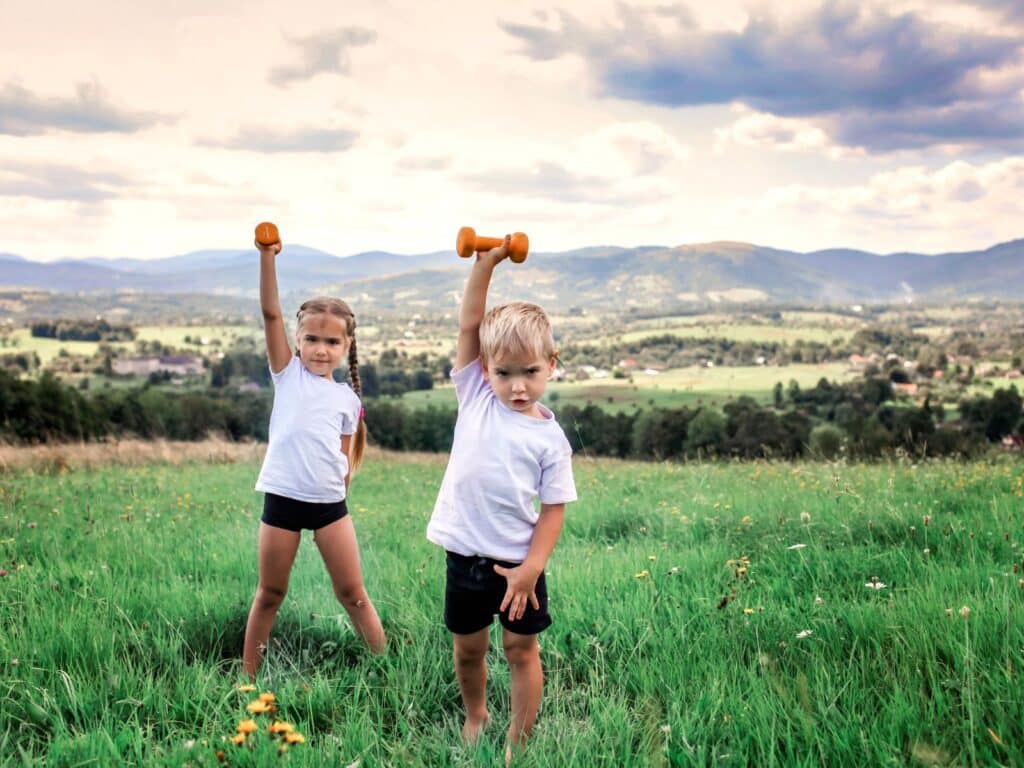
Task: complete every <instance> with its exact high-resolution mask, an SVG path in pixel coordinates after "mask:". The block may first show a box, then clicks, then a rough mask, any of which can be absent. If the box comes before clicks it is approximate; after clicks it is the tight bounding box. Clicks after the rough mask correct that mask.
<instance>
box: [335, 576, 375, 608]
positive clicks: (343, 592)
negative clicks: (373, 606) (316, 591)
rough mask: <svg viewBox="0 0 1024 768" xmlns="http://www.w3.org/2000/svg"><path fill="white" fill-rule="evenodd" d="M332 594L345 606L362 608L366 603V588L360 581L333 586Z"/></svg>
mask: <svg viewBox="0 0 1024 768" xmlns="http://www.w3.org/2000/svg"><path fill="white" fill-rule="evenodd" d="M334 596H335V597H337V598H338V602H339V603H341V604H342V605H343V606H345V607H346V608H362V607H363V606H365V605H366V603H367V598H366V590H365V589H364V588H363V583H362V582H361V581H357V582H354V583H352V584H346V585H344V586H341V587H335V589H334Z"/></svg>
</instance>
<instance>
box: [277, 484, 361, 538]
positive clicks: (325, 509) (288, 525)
mask: <svg viewBox="0 0 1024 768" xmlns="http://www.w3.org/2000/svg"><path fill="white" fill-rule="evenodd" d="M347 514H348V506H346V504H345V500H344V499H342V500H341V501H331V502H327V503H326V504H320V503H317V502H312V501H299V500H298V499H289V498H288V497H287V496H278V495H277V494H276V493H266V494H264V495H263V517H262V518H260V519H261V520H263V522H264V523H266V524H267V525H272V526H274V527H275V528H284V529H286V530H289V531H301V530H302V529H303V528H309V529H310V530H313V531H315V530H317V529H318V528H323V527H324V526H325V525H330V524H331V523H334V522H337V521H338V520H341V518H343V517H344V516H345V515H347Z"/></svg>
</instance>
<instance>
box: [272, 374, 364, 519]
mask: <svg viewBox="0 0 1024 768" xmlns="http://www.w3.org/2000/svg"><path fill="white" fill-rule="evenodd" d="M270 377H271V379H273V381H274V409H273V411H272V412H271V414H270V437H269V442H268V445H267V455H266V456H265V457H264V459H263V469H261V470H260V476H259V479H258V480H257V481H256V490H257V491H263V492H265V493H275V494H277V495H278V496H287V497H288V498H289V499H298V500H299V501H313V502H318V503H329V502H334V501H341V500H342V499H344V498H345V475H347V474H348V457H347V456H346V455H345V454H344V453H342V450H341V436H342V435H351V434H354V433H355V431H356V427H358V426H359V408H360V403H359V397H358V396H357V395H356V393H355V392H353V391H352V389H351V388H350V387H349V386H348V385H347V384H338V383H337V382H336V381H333V380H332V379H325V378H324V377H323V376H317V375H316V374H314V373H310V372H309V370H308V369H307V368H306V366H304V365H303V364H302V361H301V360H299V358H298V357H296V356H292V359H291V360H290V361H289V362H288V365H286V366H285V367H284V368H283V369H281V371H280V372H279V373H274V372H273V371H271V372H270Z"/></svg>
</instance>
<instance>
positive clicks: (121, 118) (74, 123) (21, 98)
mask: <svg viewBox="0 0 1024 768" xmlns="http://www.w3.org/2000/svg"><path fill="white" fill-rule="evenodd" d="M175 119H176V118H174V117H172V116H170V115H162V114H160V113H158V112H144V111H138V110H127V109H121V108H119V107H115V106H114V105H113V104H111V103H110V102H109V101H108V100H107V95H106V93H105V92H104V90H103V87H102V86H101V85H100V84H99V83H96V82H92V83H78V84H77V85H76V86H75V96H73V97H47V96H39V95H36V94H34V93H32V92H31V91H29V90H27V89H26V88H24V87H23V86H21V85H18V84H16V83H7V84H6V85H5V86H3V88H2V89H0V134H8V135H12V136H36V135H39V134H44V133H54V132H56V131H68V132H71V133H135V132H137V131H141V130H143V129H146V128H150V127H152V126H154V125H157V124H159V123H164V122H172V121H173V120H175Z"/></svg>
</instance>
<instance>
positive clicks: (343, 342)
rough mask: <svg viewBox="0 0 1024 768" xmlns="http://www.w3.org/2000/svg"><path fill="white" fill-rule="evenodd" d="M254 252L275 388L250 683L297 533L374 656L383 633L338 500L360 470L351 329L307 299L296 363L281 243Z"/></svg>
mask: <svg viewBox="0 0 1024 768" xmlns="http://www.w3.org/2000/svg"><path fill="white" fill-rule="evenodd" d="M256 247H257V248H258V249H259V252H260V308H261V309H262V310H263V323H264V330H265V332H266V337H267V357H268V358H269V361H270V373H271V377H272V378H273V381H274V408H273V412H272V413H271V416H270V440H269V444H268V446H267V454H266V457H265V458H264V460H263V468H262V470H261V471H260V476H259V479H258V480H257V481H256V490H258V491H263V492H264V494H265V496H264V502H263V517H262V520H261V522H260V532H259V584H258V586H257V588H256V596H255V597H254V598H253V601H252V608H251V609H250V611H249V621H248V624H247V625H246V627H245V646H244V648H243V650H242V666H243V668H244V670H245V671H246V672H247V673H248V674H249V676H250V678H255V676H256V671H257V669H259V666H260V661H261V660H262V658H263V652H264V650H266V646H267V640H268V639H269V637H270V628H271V626H273V624H274V619H275V618H276V617H277V611H278V608H280V607H281V602H282V601H283V600H284V596H285V594H286V593H287V591H288V577H289V574H290V572H291V568H292V563H293V562H294V561H295V554H296V552H297V551H298V548H299V539H300V532H301V531H302V529H303V528H309V529H312V530H313V539H314V541H315V542H316V545H317V548H318V549H319V550H320V556H321V557H322V558H323V560H324V565H325V566H326V567H327V572H328V573H329V574H330V576H331V582H332V584H333V585H334V594H335V596H336V597H337V598H338V601H339V602H340V603H341V604H342V605H343V606H344V607H345V610H346V611H347V612H348V615H349V618H350V619H351V620H352V625H353V627H354V628H355V630H356V632H358V633H359V634H360V635H361V636H362V638H363V639H364V640H365V641H366V643H367V645H369V647H370V650H372V651H373V652H374V653H382V652H383V651H384V646H385V637H384V629H383V627H381V623H380V619H379V618H378V616H377V611H376V609H375V608H374V607H373V603H372V602H370V598H369V596H368V595H367V594H366V590H365V589H364V588H363V576H362V571H361V569H360V566H359V548H358V545H357V543H356V532H355V529H354V528H353V526H352V518H350V517H349V515H348V509H347V507H346V505H345V497H346V495H347V490H348V487H349V478H350V476H351V472H352V471H353V470H355V469H357V468H358V467H359V464H360V461H361V460H362V455H363V448H364V447H365V445H366V425H365V424H363V420H362V413H363V411H362V408H361V407H360V401H359V396H358V395H359V393H360V386H359V360H358V357H357V355H356V338H355V330H356V319H355V315H353V314H352V310H351V309H349V306H348V305H347V304H346V303H345V302H343V301H341V300H340V299H333V298H316V299H311V300H309V301H307V302H305V303H304V304H303V305H302V306H301V307H299V312H298V326H297V328H296V333H295V346H296V352H295V355H293V354H292V350H291V346H290V344H289V341H288V335H287V333H286V332H285V327H284V320H283V318H282V316H281V303H280V300H279V298H278V292H277V273H276V269H275V258H276V256H277V254H278V253H280V252H281V243H280V242H277V243H274V244H272V245H265V244H263V243H260V242H259V241H258V240H257V242H256ZM345 357H347V358H348V369H349V377H350V379H351V381H352V388H354V390H355V391H354V392H353V389H350V388H349V387H348V386H347V385H344V384H337V383H336V382H335V381H334V379H333V378H332V374H333V372H334V369H335V368H337V367H338V365H339V364H340V363H341V360H342V359H343V358H345Z"/></svg>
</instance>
